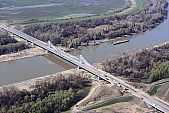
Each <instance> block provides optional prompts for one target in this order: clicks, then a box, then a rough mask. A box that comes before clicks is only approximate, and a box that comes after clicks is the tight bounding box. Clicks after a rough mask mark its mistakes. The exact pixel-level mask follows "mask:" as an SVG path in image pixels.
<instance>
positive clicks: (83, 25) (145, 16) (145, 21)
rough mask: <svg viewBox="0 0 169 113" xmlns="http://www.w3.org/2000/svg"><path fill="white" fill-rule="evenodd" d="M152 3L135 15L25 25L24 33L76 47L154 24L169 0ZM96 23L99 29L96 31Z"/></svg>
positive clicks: (165, 15)
mask: <svg viewBox="0 0 169 113" xmlns="http://www.w3.org/2000/svg"><path fill="white" fill-rule="evenodd" d="M153 3H154V4H153ZM153 3H152V2H151V0H147V6H146V7H145V8H144V9H142V10H141V11H139V12H138V13H135V14H126V15H115V16H110V17H105V18H98V19H89V20H83V21H79V22H67V23H58V24H52V23H48V24H45V25H36V26H27V27H26V28H25V29H24V32H25V33H27V34H29V35H31V36H33V37H36V38H37V39H40V40H42V41H45V42H47V41H48V40H50V41H51V42H52V43H53V44H54V45H57V44H60V45H61V46H66V47H69V48H73V47H74V48H76V47H78V46H80V45H81V44H82V43H89V41H91V40H101V39H105V38H108V39H113V38H117V37H123V36H125V35H133V34H138V33H141V32H145V31H146V30H149V29H152V28H154V27H156V26H157V25H159V24H160V23H161V22H163V21H164V19H165V18H167V6H168V3H167V1H166V0H158V1H154V2H153ZM98 26H99V27H100V29H99V30H95V29H96V27H98ZM102 26H106V28H102Z"/></svg>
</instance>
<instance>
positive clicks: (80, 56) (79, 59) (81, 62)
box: [79, 55, 82, 64]
mask: <svg viewBox="0 0 169 113" xmlns="http://www.w3.org/2000/svg"><path fill="white" fill-rule="evenodd" d="M79 60H80V64H81V63H82V55H80V58H79Z"/></svg>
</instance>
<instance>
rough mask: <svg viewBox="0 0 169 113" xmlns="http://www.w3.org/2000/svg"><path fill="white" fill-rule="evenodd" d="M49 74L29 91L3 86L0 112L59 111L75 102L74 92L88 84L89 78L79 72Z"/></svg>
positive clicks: (47, 112) (0, 97) (0, 95)
mask: <svg viewBox="0 0 169 113" xmlns="http://www.w3.org/2000/svg"><path fill="white" fill-rule="evenodd" d="M66 76H68V77H64V76H63V75H59V76H57V77H56V76H51V77H49V78H45V79H44V80H42V81H37V82H36V84H35V85H32V86H30V87H31V88H33V90H31V91H27V90H19V89H18V88H17V87H15V86H9V87H3V89H2V90H1V92H0V112H1V113H23V112H25V113H29V112H34V111H36V112H39V113H41V112H42V113H49V112H51V113H54V112H55V113H60V111H64V110H67V109H68V108H70V107H71V106H72V105H73V104H74V103H75V97H76V95H77V94H76V92H78V90H80V89H83V88H84V87H85V86H89V85H90V79H88V78H86V77H82V76H80V75H79V74H72V75H71V74H70V75H66Z"/></svg>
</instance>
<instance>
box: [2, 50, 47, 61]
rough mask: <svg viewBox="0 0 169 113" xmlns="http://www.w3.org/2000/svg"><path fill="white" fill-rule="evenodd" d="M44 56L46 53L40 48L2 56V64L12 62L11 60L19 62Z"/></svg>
mask: <svg viewBox="0 0 169 113" xmlns="http://www.w3.org/2000/svg"><path fill="white" fill-rule="evenodd" d="M44 54H46V53H45V51H44V50H43V49H41V48H39V47H35V48H30V49H25V50H22V51H20V52H17V53H11V54H5V55H0V63H1V62H7V61H11V60H18V59H23V58H29V57H34V56H40V55H44Z"/></svg>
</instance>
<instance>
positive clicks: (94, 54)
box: [0, 8, 169, 85]
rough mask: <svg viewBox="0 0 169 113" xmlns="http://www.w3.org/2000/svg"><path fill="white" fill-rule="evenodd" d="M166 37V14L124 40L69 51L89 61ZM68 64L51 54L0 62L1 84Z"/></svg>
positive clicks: (168, 36) (168, 37)
mask: <svg viewBox="0 0 169 113" xmlns="http://www.w3.org/2000/svg"><path fill="white" fill-rule="evenodd" d="M168 9H169V8H168ZM168 40H169V14H168V18H167V19H166V20H165V21H164V22H163V23H162V24H160V25H159V26H157V27H156V28H155V29H153V30H150V31H147V32H145V33H144V34H140V35H137V36H134V37H133V38H132V39H131V40H130V41H129V42H127V43H123V44H119V45H114V46H112V45H110V44H108V43H102V44H100V45H97V46H90V47H84V48H83V49H82V50H77V51H74V52H71V53H70V54H72V55H74V56H77V57H78V56H79V55H80V54H82V56H83V57H84V58H85V59H86V60H87V61H88V62H89V63H91V64H92V63H95V62H99V61H103V60H105V59H107V58H110V57H113V56H115V55H120V54H122V53H123V52H126V51H133V50H137V49H140V48H145V47H149V46H151V45H156V44H160V43H163V42H165V41H168ZM71 68H73V67H72V66H70V65H68V64H66V63H64V62H63V61H61V60H59V59H57V58H55V57H54V56H52V55H47V56H44V57H43V56H37V57H32V58H25V59H20V60H15V61H9V62H3V63H0V85H5V84H9V83H14V82H19V81H23V80H27V79H31V78H36V77H40V76H44V75H47V74H52V73H56V72H60V71H63V70H66V69H71Z"/></svg>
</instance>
